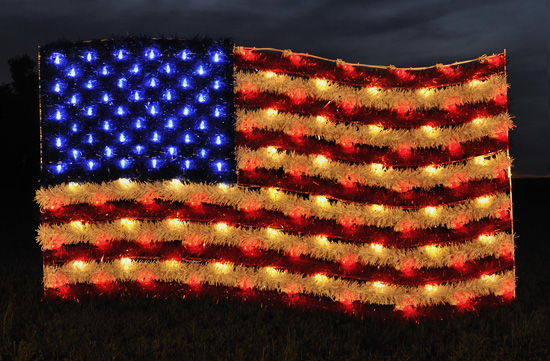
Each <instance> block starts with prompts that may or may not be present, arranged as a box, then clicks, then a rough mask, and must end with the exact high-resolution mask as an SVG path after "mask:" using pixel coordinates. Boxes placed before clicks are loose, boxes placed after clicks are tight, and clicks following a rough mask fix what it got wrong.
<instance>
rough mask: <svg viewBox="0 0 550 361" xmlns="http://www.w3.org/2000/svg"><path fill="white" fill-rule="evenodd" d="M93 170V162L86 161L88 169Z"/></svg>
mask: <svg viewBox="0 0 550 361" xmlns="http://www.w3.org/2000/svg"><path fill="white" fill-rule="evenodd" d="M94 168H95V162H94V161H93V160H90V161H88V169H89V170H94Z"/></svg>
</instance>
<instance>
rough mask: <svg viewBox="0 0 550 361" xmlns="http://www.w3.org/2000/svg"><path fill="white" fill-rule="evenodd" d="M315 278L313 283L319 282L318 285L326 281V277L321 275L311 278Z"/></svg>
mask: <svg viewBox="0 0 550 361" xmlns="http://www.w3.org/2000/svg"><path fill="white" fill-rule="evenodd" d="M313 277H314V278H315V281H317V282H319V283H325V282H327V281H328V277H327V276H326V275H324V274H321V273H317V274H316V275H315V276H313Z"/></svg>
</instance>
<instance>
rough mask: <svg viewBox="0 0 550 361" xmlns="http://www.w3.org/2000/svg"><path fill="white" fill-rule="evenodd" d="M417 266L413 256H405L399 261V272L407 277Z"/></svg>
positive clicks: (411, 274)
mask: <svg viewBox="0 0 550 361" xmlns="http://www.w3.org/2000/svg"><path fill="white" fill-rule="evenodd" d="M417 268H418V266H417V262H416V259H415V258H414V257H406V258H404V259H403V260H402V261H401V273H403V274H404V275H405V276H407V277H411V276H413V275H414V273H415V270H416V269H417Z"/></svg>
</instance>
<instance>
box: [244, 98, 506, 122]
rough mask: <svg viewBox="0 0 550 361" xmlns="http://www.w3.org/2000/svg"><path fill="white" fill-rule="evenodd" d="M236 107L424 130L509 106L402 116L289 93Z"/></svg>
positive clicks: (460, 107)
mask: <svg viewBox="0 0 550 361" xmlns="http://www.w3.org/2000/svg"><path fill="white" fill-rule="evenodd" d="M234 103H235V105H236V106H239V107H244V108H263V109H268V108H273V109H276V110H277V111H280V112H287V113H291V114H300V115H313V116H319V115H321V116H324V117H326V118H328V119H331V120H334V121H337V122H343V123H346V124H348V123H359V124H366V125H370V124H373V125H379V126H383V127H385V128H395V129H397V128H407V129H411V128H420V127H422V126H424V125H429V126H432V127H442V126H448V125H457V124H464V123H469V122H471V121H473V120H474V119H476V118H486V117H492V116H497V115H499V114H504V113H506V112H507V104H506V103H504V104H502V103H496V102H495V101H493V100H490V101H487V102H480V103H466V104H463V105H458V106H456V109H455V110H453V111H447V110H439V109H426V110H424V109H416V110H415V111H412V112H409V113H399V112H398V111H396V110H392V109H384V110H378V109H375V108H365V107H356V108H353V109H346V108H343V107H342V106H341V103H336V102H332V101H324V100H317V99H311V98H306V99H305V100H304V101H302V102H300V103H296V101H295V100H293V99H292V98H290V97H289V96H287V95H285V94H273V93H247V94H246V95H245V94H243V93H242V92H236V93H235V97H234Z"/></svg>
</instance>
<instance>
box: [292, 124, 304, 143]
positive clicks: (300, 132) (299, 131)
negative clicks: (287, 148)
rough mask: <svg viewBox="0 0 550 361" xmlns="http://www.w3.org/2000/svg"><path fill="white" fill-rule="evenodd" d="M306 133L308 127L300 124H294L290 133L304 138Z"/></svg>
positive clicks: (295, 136)
mask: <svg viewBox="0 0 550 361" xmlns="http://www.w3.org/2000/svg"><path fill="white" fill-rule="evenodd" d="M304 134H306V128H305V127H304V126H302V125H300V124H295V125H293V126H292V128H291V130H290V135H291V136H292V137H294V138H302V137H303V136H304ZM295 140H296V139H295Z"/></svg>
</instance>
